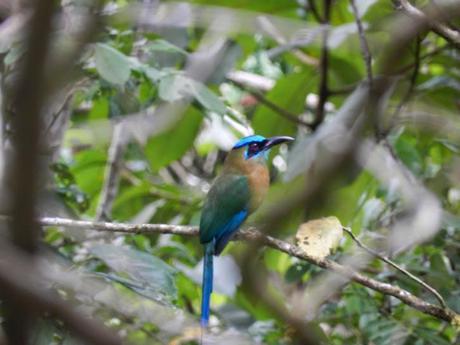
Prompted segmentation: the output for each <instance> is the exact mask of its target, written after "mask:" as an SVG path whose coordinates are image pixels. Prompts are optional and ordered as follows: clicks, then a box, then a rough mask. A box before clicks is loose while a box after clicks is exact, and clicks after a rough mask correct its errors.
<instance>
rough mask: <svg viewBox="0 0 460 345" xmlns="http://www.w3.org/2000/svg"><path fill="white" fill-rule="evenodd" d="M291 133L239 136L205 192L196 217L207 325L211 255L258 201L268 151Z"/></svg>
mask: <svg viewBox="0 0 460 345" xmlns="http://www.w3.org/2000/svg"><path fill="white" fill-rule="evenodd" d="M292 140H294V139H293V138H291V137H286V136H278V137H272V138H264V137H263V136H260V135H251V136H249V137H245V138H243V139H241V140H239V141H238V142H237V143H236V144H235V146H233V149H232V150H231V151H230V152H229V154H228V155H227V157H226V159H225V162H224V168H223V171H222V173H221V174H220V175H219V176H218V177H217V179H216V180H215V181H214V183H213V185H212V187H211V189H210V190H209V193H208V195H207V198H206V201H205V204H204V207H203V212H202V214H201V220H200V242H201V243H202V244H203V247H204V260H203V285H202V296H201V298H202V299H201V325H202V326H203V327H205V326H207V325H208V321H209V307H210V306H209V304H210V298H211V292H212V280H213V256H214V255H219V254H220V253H221V252H222V250H224V248H225V246H226V245H227V243H228V241H229V240H230V238H231V237H232V235H233V234H234V233H235V232H236V231H237V230H238V228H239V227H240V226H241V224H242V223H243V222H244V221H245V220H246V218H247V217H248V215H249V214H251V212H254V211H255V210H256V209H257V208H258V207H259V206H260V204H261V203H262V200H263V199H264V197H265V195H266V193H267V191H268V186H269V183H270V177H269V171H268V168H267V165H266V160H267V157H268V151H269V150H270V149H271V148H272V147H273V146H275V145H278V144H281V143H284V142H287V141H292Z"/></svg>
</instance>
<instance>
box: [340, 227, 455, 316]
mask: <svg viewBox="0 0 460 345" xmlns="http://www.w3.org/2000/svg"><path fill="white" fill-rule="evenodd" d="M342 229H343V231H345V232H346V233H347V234H348V235H349V236H350V237H351V239H352V240H353V241H355V242H356V244H357V245H358V246H359V247H360V248H362V249H364V250H365V251H366V252H368V253H369V254H371V255H373V256H375V257H376V258H378V259H380V260H382V261H383V262H386V263H387V264H389V265H390V266H392V267H393V268H395V269H397V270H398V271H400V272H401V273H402V274H404V275H406V276H408V277H409V278H410V279H412V280H414V281H416V282H417V283H418V284H420V285H422V286H423V287H424V288H425V289H426V290H428V291H429V292H431V293H432V294H433V295H434V296H435V297H436V299H437V300H438V301H439V303H440V304H441V306H442V307H443V308H447V305H446V302H445V301H444V298H443V297H442V296H441V294H440V293H439V292H438V291H436V289H434V288H433V287H431V286H430V285H428V284H427V283H425V282H424V281H423V280H421V279H420V278H418V277H416V276H415V275H413V274H412V273H410V272H409V271H408V270H406V269H404V268H402V267H401V266H399V265H398V264H396V263H395V262H394V261H392V260H390V259H389V258H388V257H386V256H383V255H381V254H379V253H378V252H376V251H375V250H374V249H371V248H369V247H368V246H366V245H365V244H363V243H362V242H361V241H360V240H359V239H358V238H357V237H356V236H355V234H353V232H352V231H351V229H349V228H347V227H342Z"/></svg>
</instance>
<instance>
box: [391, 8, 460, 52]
mask: <svg viewBox="0 0 460 345" xmlns="http://www.w3.org/2000/svg"><path fill="white" fill-rule="evenodd" d="M399 5H400V7H401V8H402V9H403V11H404V12H405V13H407V14H408V15H409V16H411V17H413V18H415V19H418V20H422V21H423V22H428V23H429V25H430V26H431V29H432V30H433V31H434V32H436V33H437V34H438V35H439V36H441V37H442V38H444V39H445V40H446V41H448V42H451V43H452V44H454V45H455V46H456V47H457V48H460V32H459V31H457V30H454V29H451V28H449V27H448V26H446V25H444V24H442V23H440V22H438V21H435V20H430V19H429V18H427V16H426V15H425V13H423V12H422V11H420V10H419V9H418V8H417V7H415V6H412V4H411V3H410V1H409V0H399Z"/></svg>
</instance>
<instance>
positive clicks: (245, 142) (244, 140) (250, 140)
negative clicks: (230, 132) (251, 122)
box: [233, 135, 267, 149]
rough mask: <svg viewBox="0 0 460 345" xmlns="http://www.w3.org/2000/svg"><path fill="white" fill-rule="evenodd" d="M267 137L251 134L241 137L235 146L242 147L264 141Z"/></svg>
mask: <svg viewBox="0 0 460 345" xmlns="http://www.w3.org/2000/svg"><path fill="white" fill-rule="evenodd" d="M266 140H267V139H266V138H264V137H263V136H261V135H250V136H248V137H244V138H241V139H240V140H238V141H237V143H236V144H235V145H234V146H233V148H234V149H239V148H240V147H243V146H246V145H249V144H251V143H262V142H264V141H266Z"/></svg>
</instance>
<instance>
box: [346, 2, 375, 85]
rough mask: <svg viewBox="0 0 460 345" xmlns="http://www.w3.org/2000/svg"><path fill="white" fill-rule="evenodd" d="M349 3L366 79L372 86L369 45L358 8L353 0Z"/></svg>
mask: <svg viewBox="0 0 460 345" xmlns="http://www.w3.org/2000/svg"><path fill="white" fill-rule="evenodd" d="M350 5H351V8H352V9H353V13H354V15H355V21H356V26H357V27H358V34H359V42H360V45H361V52H362V54H363V59H364V63H365V64H366V72H367V80H368V82H369V85H370V86H371V88H372V56H371V53H370V50H369V45H368V44H367V40H366V35H365V34H364V28H363V24H362V22H361V17H360V15H359V12H358V8H357V7H356V3H355V0H350Z"/></svg>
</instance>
